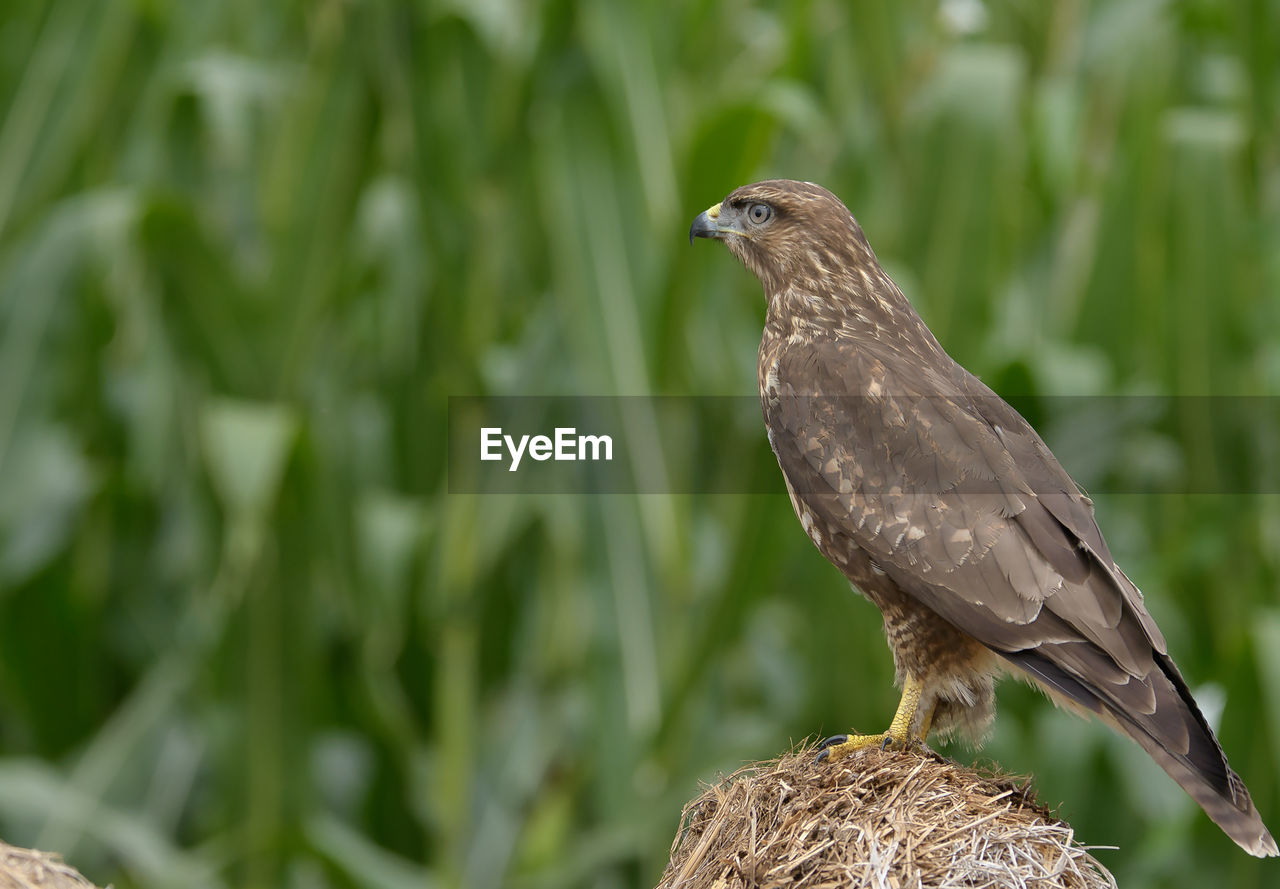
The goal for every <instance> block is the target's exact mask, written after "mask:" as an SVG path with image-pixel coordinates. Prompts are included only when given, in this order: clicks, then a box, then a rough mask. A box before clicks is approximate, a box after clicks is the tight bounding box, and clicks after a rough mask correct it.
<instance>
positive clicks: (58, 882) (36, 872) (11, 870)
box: [0, 841, 94, 889]
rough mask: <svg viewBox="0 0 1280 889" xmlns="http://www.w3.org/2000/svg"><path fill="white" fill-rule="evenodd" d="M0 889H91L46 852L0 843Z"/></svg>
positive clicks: (85, 881) (56, 857)
mask: <svg viewBox="0 0 1280 889" xmlns="http://www.w3.org/2000/svg"><path fill="white" fill-rule="evenodd" d="M0 889H94V886H93V884H92V883H90V882H89V881H88V880H86V879H85V878H84V877H82V876H80V874H79V872H78V871H77V870H76V869H75V868H74V867H70V866H68V865H66V864H63V863H62V859H61V858H60V857H59V856H57V855H54V854H51V853H49V852H37V851H36V850H35V849H19V848H18V847H17V846H10V845H9V844H8V843H6V842H3V841H0Z"/></svg>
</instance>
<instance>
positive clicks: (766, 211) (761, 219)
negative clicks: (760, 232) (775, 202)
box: [747, 204, 773, 225]
mask: <svg viewBox="0 0 1280 889" xmlns="http://www.w3.org/2000/svg"><path fill="white" fill-rule="evenodd" d="M772 216H773V208H772V207H770V206H769V205H768V204H752V205H751V206H750V207H749V208H747V218H748V219H750V220H751V221H752V222H753V223H754V224H756V225H764V224H765V223H766V222H768V221H769V219H770V217H772Z"/></svg>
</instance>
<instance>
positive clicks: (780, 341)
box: [716, 180, 1276, 855]
mask: <svg viewBox="0 0 1280 889" xmlns="http://www.w3.org/2000/svg"><path fill="white" fill-rule="evenodd" d="M758 204H765V205H767V206H768V207H769V208H770V209H771V214H770V216H769V217H768V219H767V221H766V222H765V223H764V224H762V225H760V226H756V227H751V226H748V225H747V224H746V223H743V222H742V215H743V214H744V213H745V212H746V209H747V208H749V207H752V206H756V205H758ZM716 212H717V214H722V216H723V217H724V218H726V219H729V220H730V221H729V222H726V223H725V224H726V228H725V229H724V231H725V232H726V233H725V234H724V235H723V239H724V241H725V243H726V245H727V246H728V248H729V249H730V251H732V252H733V253H734V255H735V256H737V257H738V258H739V259H740V260H742V262H743V263H744V264H745V265H746V266H747V267H748V268H749V269H750V270H751V271H752V272H754V273H755V275H756V277H757V278H759V279H760V281H761V283H762V284H763V285H764V289H765V293H766V296H767V297H768V310H767V313H766V321H765V330H764V336H763V338H762V340H761V344H760V354H759V384H760V397H761V405H762V409H763V413H764V419H765V425H766V427H767V429H768V432H769V440H770V443H771V445H772V447H773V449H774V452H775V453H776V455H777V457H778V463H779V465H780V467H781V468H782V472H783V476H784V479H785V481H786V485H787V490H788V493H789V494H790V496H791V501H792V505H793V506H794V507H795V510H796V514H797V515H798V516H799V517H800V521H801V525H802V526H803V528H804V529H805V531H806V533H808V534H809V536H810V538H811V539H812V540H813V542H814V544H815V545H816V546H817V547H818V549H819V550H820V551H821V552H822V553H823V555H824V556H826V557H827V559H829V560H830V561H831V562H832V563H833V564H834V565H836V566H837V567H838V568H839V569H840V570H841V571H842V572H843V573H844V574H845V575H846V576H847V577H848V578H849V580H850V581H851V582H852V583H853V584H854V586H855V587H856V588H857V589H859V590H860V591H861V592H862V593H863V594H864V595H865V596H866V597H867V598H868V599H870V600H871V601H872V602H873V603H874V604H875V605H876V606H877V607H878V608H879V609H880V611H881V612H882V613H883V615H884V624H885V633H886V636H887V638H888V641H889V645H890V648H891V650H892V652H893V656H894V663H895V666H896V669H897V672H898V678H899V681H900V682H901V681H902V680H903V678H904V677H905V676H907V675H910V676H913V677H916V678H918V679H921V680H923V682H924V688H925V692H924V698H925V699H926V703H927V704H928V705H929V706H931V707H932V706H934V705H936V711H935V712H934V722H933V725H934V728H935V729H936V730H938V731H940V732H942V733H947V732H949V731H955V730H959V731H963V732H967V733H969V734H971V735H974V736H980V735H981V734H982V732H983V731H984V730H985V729H986V726H987V725H988V724H989V722H990V719H991V718H992V716H993V714H994V694H993V683H994V675H995V674H996V673H997V672H998V670H999V668H1000V665H1001V664H1003V665H1004V666H1005V667H1006V668H1010V669H1013V670H1014V671H1015V672H1019V673H1021V674H1023V675H1024V676H1026V677H1027V678H1029V679H1030V680H1031V681H1033V682H1035V683H1036V684H1038V685H1039V686H1040V687H1042V688H1043V689H1044V690H1045V691H1046V692H1048V693H1049V694H1050V696H1051V697H1053V699H1054V700H1055V701H1057V702H1059V703H1062V704H1064V705H1068V706H1070V707H1072V708H1073V709H1080V710H1083V711H1085V712H1089V713H1093V714H1095V715H1097V716H1098V717H1100V718H1101V719H1102V720H1103V721H1105V722H1107V723H1109V724H1110V725H1112V726H1113V727H1115V728H1117V729H1119V730H1120V731H1123V732H1125V733H1126V734H1128V735H1130V736H1131V737H1133V738H1134V739H1135V740H1137V741H1138V743H1139V744H1141V745H1142V747H1143V748H1144V749H1145V750H1147V751H1148V753H1150V754H1151V756H1152V757H1153V758H1154V759H1155V760H1156V761H1157V762H1159V763H1160V764H1161V766H1162V767H1164V768H1165V770H1166V771H1168V773H1169V774H1170V775H1171V776H1172V777H1173V778H1174V779H1175V780H1177V781H1178V782H1179V783H1180V784H1182V786H1183V787H1184V788H1186V790H1187V791H1188V792H1189V793H1190V794H1191V795H1192V796H1193V797H1194V798H1195V799H1196V800H1197V802H1199V803H1200V805H1201V806H1202V807H1203V808H1204V809H1205V811H1206V812H1207V813H1208V814H1209V816H1210V817H1211V818H1213V819H1214V820H1215V821H1216V822H1217V823H1218V824H1219V825H1220V826H1222V828H1223V829H1224V830H1225V831H1226V832H1227V833H1228V834H1229V835H1230V836H1231V837H1232V838H1233V839H1234V840H1236V842H1237V843H1239V844H1240V845H1241V846H1243V847H1244V848H1245V849H1247V850H1248V851H1250V852H1252V853H1253V854H1255V855H1270V854H1275V853H1276V845H1275V843H1274V841H1273V840H1272V839H1271V836H1270V834H1269V833H1268V832H1267V830H1266V828H1265V826H1264V825H1263V824H1262V821H1261V819H1260V818H1259V816H1258V813H1257V812H1256V810H1255V809H1254V807H1253V804H1252V801H1251V800H1250V799H1249V795H1248V792H1247V791H1246V790H1245V788H1244V784H1243V782H1241V781H1240V779H1239V778H1238V777H1237V776H1236V775H1235V773H1233V772H1232V771H1231V770H1230V768H1229V767H1228V766H1227V762H1226V757H1225V754H1223V752H1222V749H1221V747H1220V746H1219V745H1218V742H1217V739H1216V738H1215V737H1214V735H1213V732H1212V730H1211V729H1210V728H1209V726H1208V724H1207V723H1206V722H1205V720H1204V717H1203V716H1202V715H1201V713H1200V711H1199V709H1198V708H1197V706H1196V704H1195V701H1194V700H1193V698H1192V697H1191V694H1190V691H1189V690H1188V689H1187V686H1186V683H1185V681H1183V679H1182V677H1181V675H1180V674H1179V673H1178V670H1177V667H1176V666H1175V665H1174V664H1173V661H1172V660H1170V659H1169V657H1168V655H1167V652H1166V644H1165V640H1164V637H1163V636H1162V635H1161V633H1160V630H1159V628H1158V627H1157V626H1156V624H1155V621H1154V620H1153V619H1152V617H1151V615H1150V614H1149V613H1148V612H1147V609H1146V606H1145V604H1144V602H1143V599H1142V595H1141V593H1139V591H1138V589H1137V588H1136V587H1135V586H1134V585H1133V583H1132V582H1130V580H1129V578H1128V577H1126V576H1125V575H1124V573H1123V572H1122V571H1121V570H1120V568H1119V567H1118V566H1117V565H1116V564H1115V561H1114V559H1113V558H1112V556H1111V553H1110V551H1109V550H1108V548H1107V545H1106V542H1105V541H1104V540H1103V537H1102V534H1101V532H1100V531H1099V529H1098V526H1097V523H1096V522H1095V520H1094V515H1093V506H1092V503H1091V502H1090V501H1089V499H1088V498H1087V497H1086V496H1084V494H1083V493H1081V491H1080V490H1079V488H1078V487H1077V486H1076V485H1075V483H1074V482H1073V481H1072V480H1071V478H1070V476H1069V475H1068V474H1067V472H1066V471H1065V470H1064V469H1063V468H1062V466H1061V465H1060V464H1059V463H1058V461H1057V460H1056V459H1055V458H1054V456H1053V454H1052V453H1051V452H1050V451H1049V449H1048V447H1047V446H1046V445H1045V444H1044V442H1043V441H1042V440H1041V439H1040V437H1039V436H1038V435H1037V434H1036V433H1035V431H1034V430H1033V429H1032V428H1031V427H1030V426H1029V425H1028V424H1027V423H1026V421H1025V420H1023V418H1022V417H1021V416H1019V415H1018V413H1017V412H1016V411H1015V410H1014V409H1013V408H1012V407H1010V406H1009V405H1008V404H1006V403H1005V402H1004V401H1002V400H1001V399H1000V398H999V397H998V396H997V395H996V394H995V393H994V392H992V391H991V390H990V389H989V388H987V387H986V386H985V385H984V384H983V383H982V382H981V381H979V380H978V379H977V378H976V377H974V376H973V375H971V374H969V373H968V372H967V371H965V370H964V368H962V367H961V366H960V365H959V364H957V363H956V362H955V361H953V360H952V359H951V358H950V357H949V356H948V355H947V354H946V352H945V351H943V349H942V347H941V346H940V345H939V344H938V342H937V340H936V339H935V338H934V336H933V334H932V333H931V332H930V331H929V330H928V328H927V327H926V326H925V325H924V323H923V322H922V321H921V320H920V318H919V316H918V315H917V314H916V312H915V310H914V309H913V308H912V307H911V305H910V303H909V302H908V301H907V299H906V297H905V296H904V295H903V294H902V292H901V291H900V290H899V289H898V287H897V286H896V285H895V284H894V283H893V282H892V281H891V280H890V279H889V278H888V276H887V275H886V274H885V273H884V271H883V269H882V268H881V267H880V264H879V263H878V262H877V260H876V258H875V255H874V253H873V252H872V250H871V247H870V245H869V244H868V243H867V239H866V237H865V236H864V235H863V232H862V229H861V228H860V227H859V226H858V224H857V222H856V221H855V220H854V219H853V216H852V215H851V214H850V213H849V211H848V210H847V209H846V208H845V207H844V205H843V204H841V203H840V201H839V200H838V199H836V198H835V196H833V195H832V194H831V193H830V192H828V191H826V190H825V189H823V188H821V187H820V186H816V185H813V184H811V183H800V182H791V181H787V180H773V181H769V182H762V183H757V184H755V185H750V186H745V187H743V188H741V189H738V190H737V191H735V192H733V193H731V194H730V195H729V196H728V197H727V198H726V199H725V200H724V202H722V204H721V205H718V206H717V208H716ZM734 226H736V227H734ZM719 234H720V230H717V235H719Z"/></svg>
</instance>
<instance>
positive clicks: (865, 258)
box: [689, 179, 878, 294]
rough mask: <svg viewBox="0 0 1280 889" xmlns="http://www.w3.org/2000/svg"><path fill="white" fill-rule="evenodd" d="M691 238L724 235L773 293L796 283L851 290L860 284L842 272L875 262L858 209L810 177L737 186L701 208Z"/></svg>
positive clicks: (819, 288) (826, 289)
mask: <svg viewBox="0 0 1280 889" xmlns="http://www.w3.org/2000/svg"><path fill="white" fill-rule="evenodd" d="M694 238H717V239H719V240H721V241H724V243H725V246H726V247H728V248H729V251H730V252H731V253H733V255H734V256H736V257H738V259H739V260H741V261H742V263H743V264H744V265H745V266H746V267H747V268H748V269H750V270H751V271H752V272H753V273H754V274H755V276H756V277H757V278H759V279H760V282H761V283H762V284H763V285H764V288H765V292H766V293H768V294H773V293H776V292H778V291H779V290H781V289H783V288H784V287H787V286H791V285H799V286H801V287H804V288H806V289H808V290H809V292H811V293H821V292H830V290H831V288H832V287H836V288H840V289H841V290H843V291H844V292H846V293H848V292H850V291H851V290H853V289H855V287H853V286H850V285H856V284H857V283H859V282H857V281H843V280H839V279H840V278H842V277H843V276H845V275H849V274H854V275H856V274H857V273H858V270H859V269H860V268H861V269H866V270H868V271H869V270H870V269H871V268H878V264H877V263H876V260H875V256H874V254H872V252H871V248H870V247H869V246H868V245H867V240H866V238H865V237H864V236H863V234H862V229H861V228H859V227H858V223H857V222H855V221H854V218H853V214H851V213H850V212H849V210H848V209H847V208H846V207H845V205H844V204H842V203H840V199H839V198H837V197H836V196H835V195H833V194H832V193H831V192H829V191H827V190H826V189H825V188H823V187H822V186H820V185H814V184H813V183H812V182H795V181H793V180H790V179H770V180H767V181H765V182H756V183H754V184H752V185H744V186H742V187H741V188H738V189H735V190H734V191H732V192H730V193H729V195H728V197H726V198H725V199H724V200H723V201H721V202H720V203H718V204H716V205H715V206H714V207H711V208H710V209H708V210H706V211H705V212H703V213H700V214H698V218H696V219H695V220H693V225H692V226H691V227H690V228H689V243H691V244H692V243H693V239H694Z"/></svg>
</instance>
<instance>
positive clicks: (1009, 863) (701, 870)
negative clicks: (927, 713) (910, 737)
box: [658, 746, 1116, 889]
mask: <svg viewBox="0 0 1280 889" xmlns="http://www.w3.org/2000/svg"><path fill="white" fill-rule="evenodd" d="M816 755H817V751H816V749H815V748H813V747H811V746H809V747H805V748H803V749H800V750H797V751H794V752H792V753H789V754H787V755H785V756H783V757H782V758H780V759H777V760H771V761H768V762H761V763H754V764H752V765H748V766H746V767H745V768H742V769H740V770H739V771H737V772H736V773H734V774H733V775H730V776H729V777H728V778H726V779H724V780H722V781H721V782H719V783H718V784H716V785H715V786H712V787H708V788H707V789H706V791H705V792H704V793H703V794H702V795H701V796H699V797H698V798H697V799H695V800H693V801H692V802H691V803H689V804H688V805H687V806H685V809H684V814H683V816H682V818H681V829H680V831H679V833H678V835H677V836H676V840H675V842H674V844H673V845H672V848H671V861H670V863H669V864H668V865H667V869H666V871H665V872H664V873H663V876H662V882H661V883H659V886H658V889H739V887H743V889H745V887H753V889H754V887H762V889H763V887H773V886H787V887H815V889H816V887H854V886H856V887H875V889H881V887H886V889H887V887H892V889H910V887H952V886H965V887H1037V889H1059V887H1061V889H1093V887H1110V889H1115V885H1116V884H1115V880H1114V878H1113V877H1112V876H1111V874H1110V873H1108V872H1107V870H1106V868H1104V867H1103V866H1102V865H1101V864H1099V863H1098V862H1097V861H1096V860H1095V859H1094V858H1093V856H1092V855H1090V854H1089V851H1088V848H1086V847H1083V846H1081V845H1079V844H1078V843H1076V841H1075V837H1074V835H1073V831H1072V828H1071V825H1069V824H1067V823H1065V822H1063V821H1059V820H1058V819H1056V818H1054V817H1053V816H1052V815H1051V814H1050V813H1049V810H1048V809H1046V808H1045V807H1044V806H1042V805H1040V804H1039V803H1037V802H1036V801H1035V799H1034V796H1033V793H1032V791H1031V789H1030V786H1029V783H1028V782H1027V781H1018V780H1015V779H1013V778H1010V777H1009V776H999V775H992V774H984V773H982V772H979V771H976V770H974V769H971V768H967V767H964V766H959V765H957V764H956V763H953V762H950V761H949V760H945V759H943V758H942V757H940V756H938V755H936V754H934V753H932V752H930V751H925V750H910V751H905V752H902V751H883V750H879V749H876V748H870V749H867V750H863V751H860V752H858V753H856V754H854V755H852V756H850V757H847V758H845V759H843V760H841V761H840V762H838V763H834V764H833V763H819V764H815V762H814V760H815V757H816Z"/></svg>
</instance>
